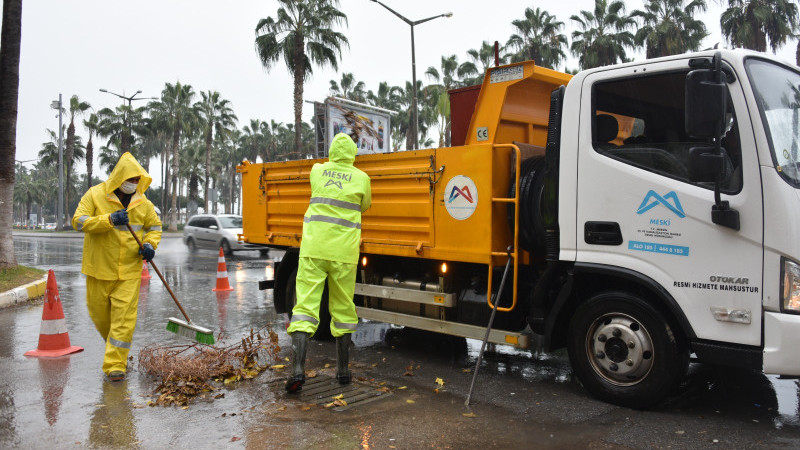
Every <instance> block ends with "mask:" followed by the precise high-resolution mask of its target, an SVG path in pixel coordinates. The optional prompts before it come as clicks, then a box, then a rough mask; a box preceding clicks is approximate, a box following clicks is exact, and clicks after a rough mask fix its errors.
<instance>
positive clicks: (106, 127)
mask: <svg viewBox="0 0 800 450" xmlns="http://www.w3.org/2000/svg"><path fill="white" fill-rule="evenodd" d="M127 109H128V107H127V106H125V105H122V106H117V107H115V108H114V109H111V108H103V109H101V110H100V111H97V130H96V131H95V133H96V134H97V135H98V136H101V137H104V138H107V139H108V140H107V141H106V147H112V146H113V147H116V148H117V149H119V152H118V154H119V155H122V154H123V153H124V150H123V149H124V146H123V141H125V140H127V138H126V137H125V136H126V135H127V126H128V125H127V119H126V117H127Z"/></svg>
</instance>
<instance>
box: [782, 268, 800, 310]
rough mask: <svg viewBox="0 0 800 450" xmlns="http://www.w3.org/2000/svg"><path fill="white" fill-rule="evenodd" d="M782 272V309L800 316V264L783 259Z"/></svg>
mask: <svg viewBox="0 0 800 450" xmlns="http://www.w3.org/2000/svg"><path fill="white" fill-rule="evenodd" d="M781 271H782V272H783V273H782V274H781V293H782V296H783V302H782V303H781V305H782V309H783V311H784V312H794V313H798V314H800V264H797V263H796V262H793V261H790V260H788V259H786V258H783V267H782V270H781Z"/></svg>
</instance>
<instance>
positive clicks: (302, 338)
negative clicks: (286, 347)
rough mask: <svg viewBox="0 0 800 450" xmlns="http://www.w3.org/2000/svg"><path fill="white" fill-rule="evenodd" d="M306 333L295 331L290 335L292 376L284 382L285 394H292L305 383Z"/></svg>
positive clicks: (307, 335) (307, 336)
mask: <svg viewBox="0 0 800 450" xmlns="http://www.w3.org/2000/svg"><path fill="white" fill-rule="evenodd" d="M308 338H309V334H308V333H303V332H302V331H295V332H294V333H292V375H291V376H290V377H289V378H288V379H287V380H286V392H289V393H290V394H291V393H294V392H298V391H300V390H301V389H302V388H303V383H305V382H306V371H305V365H306V348H307V347H308Z"/></svg>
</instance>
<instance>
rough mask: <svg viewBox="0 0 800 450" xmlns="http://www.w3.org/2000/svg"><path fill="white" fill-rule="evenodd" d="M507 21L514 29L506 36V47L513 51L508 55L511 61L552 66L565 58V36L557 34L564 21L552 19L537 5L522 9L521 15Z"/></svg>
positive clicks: (554, 17)
mask: <svg viewBox="0 0 800 450" xmlns="http://www.w3.org/2000/svg"><path fill="white" fill-rule="evenodd" d="M511 24H512V25H514V28H516V29H517V32H516V33H515V34H512V35H511V37H510V38H508V43H507V44H506V46H508V47H509V48H513V49H516V50H517V53H515V54H514V55H513V56H512V57H511V60H512V61H513V62H518V61H524V60H526V59H530V60H533V61H534V62H535V63H536V65H538V66H543V67H547V68H549V69H555V67H556V66H557V65H559V64H560V63H561V61H563V60H565V59H566V58H567V55H566V54H565V53H564V48H566V47H567V37H566V36H565V35H563V34H561V33H559V31H560V30H561V29H562V28H564V22H561V21H559V20H556V16H553V15H551V14H550V13H549V12H547V11H542V10H541V9H539V8H536V9H531V8H525V18H524V19H517V20H513V21H512V22H511Z"/></svg>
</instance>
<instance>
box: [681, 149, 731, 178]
mask: <svg viewBox="0 0 800 450" xmlns="http://www.w3.org/2000/svg"><path fill="white" fill-rule="evenodd" d="M726 158H727V153H726V152H725V149H724V148H723V149H720V154H717V153H716V149H715V148H714V147H692V148H690V149H689V180H691V181H693V182H695V183H708V182H714V181H716V180H717V177H718V176H719V175H720V174H722V173H724V171H725V159H726Z"/></svg>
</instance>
